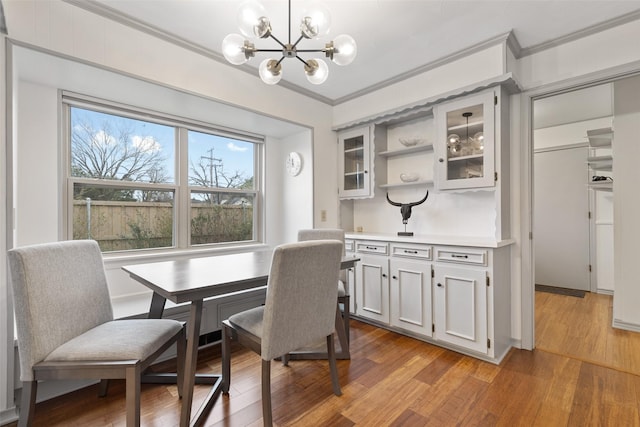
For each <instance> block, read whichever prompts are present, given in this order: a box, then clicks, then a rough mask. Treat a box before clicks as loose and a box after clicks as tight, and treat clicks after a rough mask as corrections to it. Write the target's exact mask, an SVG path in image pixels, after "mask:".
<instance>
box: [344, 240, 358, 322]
mask: <svg viewBox="0 0 640 427" xmlns="http://www.w3.org/2000/svg"><path fill="white" fill-rule="evenodd" d="M354 245H355V242H354V241H353V240H351V239H345V241H344V250H345V254H346V256H354V255H355V254H354V249H355V246H354ZM345 280H346V283H345V286H346V288H347V291H348V292H349V296H350V298H349V312H351V313H353V314H355V313H356V267H351V268H348V269H347V271H346V274H345Z"/></svg>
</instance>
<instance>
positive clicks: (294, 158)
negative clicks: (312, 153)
mask: <svg viewBox="0 0 640 427" xmlns="http://www.w3.org/2000/svg"><path fill="white" fill-rule="evenodd" d="M301 169H302V156H300V153H296V152H295V151H292V152H290V153H289V155H288V156H287V172H289V175H291V176H297V175H298V174H299V173H300V170H301Z"/></svg>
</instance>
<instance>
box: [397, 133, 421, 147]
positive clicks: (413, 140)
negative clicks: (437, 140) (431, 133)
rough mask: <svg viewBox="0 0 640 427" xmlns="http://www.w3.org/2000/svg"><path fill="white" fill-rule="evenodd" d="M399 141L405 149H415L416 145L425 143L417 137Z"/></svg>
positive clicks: (399, 139)
mask: <svg viewBox="0 0 640 427" xmlns="http://www.w3.org/2000/svg"><path fill="white" fill-rule="evenodd" d="M398 141H400V144H402V145H404V146H405V147H413V146H414V145H418V144H422V143H423V142H424V139H423V138H420V137H417V136H409V137H404V138H398Z"/></svg>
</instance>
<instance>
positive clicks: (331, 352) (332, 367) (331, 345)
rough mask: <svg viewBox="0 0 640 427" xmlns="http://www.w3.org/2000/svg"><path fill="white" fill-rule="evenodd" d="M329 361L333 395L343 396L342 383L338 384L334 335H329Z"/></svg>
mask: <svg viewBox="0 0 640 427" xmlns="http://www.w3.org/2000/svg"><path fill="white" fill-rule="evenodd" d="M327 359H328V360H329V370H330V371H331V383H332V384H333V394H335V395H336V396H341V395H342V390H340V383H339V382H338V367H337V365H336V349H335V346H334V343H333V334H331V335H327Z"/></svg>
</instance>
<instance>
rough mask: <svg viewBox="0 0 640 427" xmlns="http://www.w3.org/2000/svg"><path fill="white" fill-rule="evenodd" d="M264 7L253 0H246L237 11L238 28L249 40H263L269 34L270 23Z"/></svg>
mask: <svg viewBox="0 0 640 427" xmlns="http://www.w3.org/2000/svg"><path fill="white" fill-rule="evenodd" d="M266 15H267V12H266V10H265V8H264V6H263V5H262V4H260V3H258V2H257V1H255V0H247V1H245V2H244V3H242V4H241V5H240V8H239V9H238V28H239V29H240V32H241V33H242V34H243V35H244V36H245V37H249V38H256V37H258V38H265V37H269V35H270V34H271V23H270V22H269V18H267V17H266Z"/></svg>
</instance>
